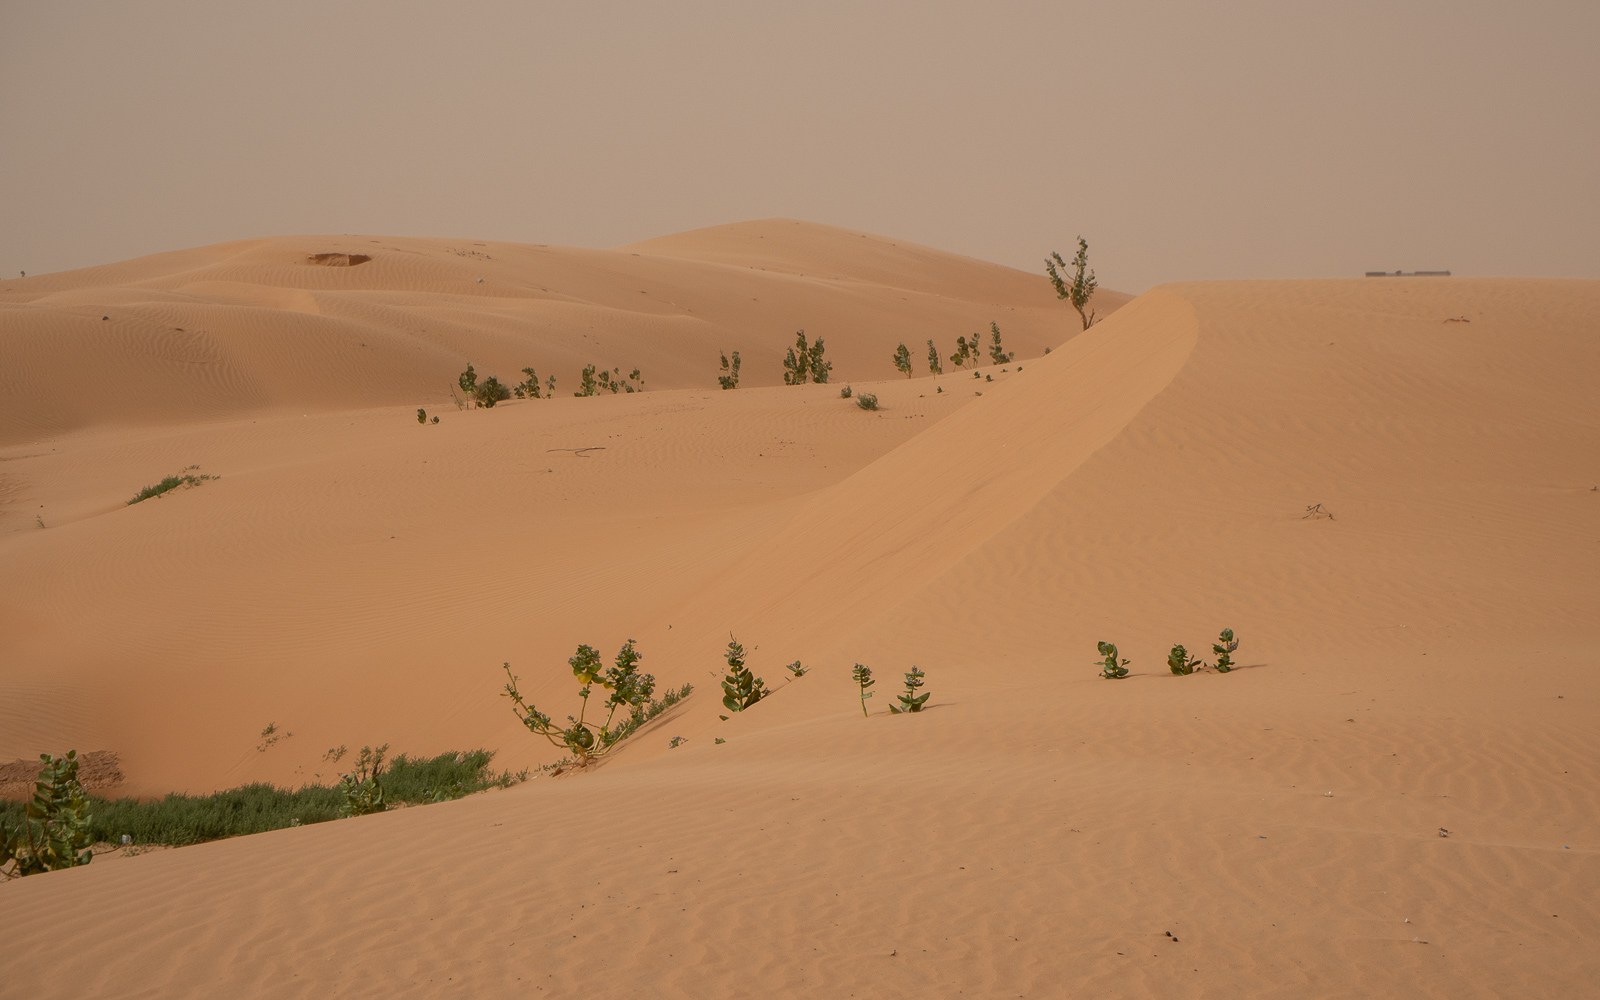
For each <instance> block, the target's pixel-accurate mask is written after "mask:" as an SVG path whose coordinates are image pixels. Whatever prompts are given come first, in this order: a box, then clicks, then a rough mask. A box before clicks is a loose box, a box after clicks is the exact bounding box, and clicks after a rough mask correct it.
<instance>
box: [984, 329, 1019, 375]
mask: <svg viewBox="0 0 1600 1000" xmlns="http://www.w3.org/2000/svg"><path fill="white" fill-rule="evenodd" d="M1013 357H1015V355H1013V354H1008V353H1006V350H1005V348H1003V347H1001V346H1000V324H999V323H995V322H990V324H989V360H990V361H993V362H994V363H995V364H997V365H1003V364H1008V363H1009V362H1010V361H1011V359H1012V358H1013Z"/></svg>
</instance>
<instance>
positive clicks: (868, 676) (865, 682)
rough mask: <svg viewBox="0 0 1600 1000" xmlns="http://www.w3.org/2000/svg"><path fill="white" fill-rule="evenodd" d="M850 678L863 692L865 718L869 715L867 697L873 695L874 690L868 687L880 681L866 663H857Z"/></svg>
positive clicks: (862, 710)
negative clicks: (875, 678) (869, 689)
mask: <svg viewBox="0 0 1600 1000" xmlns="http://www.w3.org/2000/svg"><path fill="white" fill-rule="evenodd" d="M850 679H851V680H853V681H855V682H856V687H857V688H858V689H859V690H860V692H861V717H862V718H863V719H864V718H866V717H867V699H868V698H871V697H872V692H871V691H868V690H867V688H870V687H871V686H872V685H874V684H876V683H878V682H877V681H875V680H873V679H872V668H871V667H869V666H867V665H866V664H864V663H858V664H856V665H855V668H854V669H852V670H851V671H850Z"/></svg>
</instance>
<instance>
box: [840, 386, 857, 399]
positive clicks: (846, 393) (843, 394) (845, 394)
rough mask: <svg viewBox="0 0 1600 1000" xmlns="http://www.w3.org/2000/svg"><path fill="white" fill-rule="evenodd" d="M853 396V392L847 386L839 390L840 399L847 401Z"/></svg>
mask: <svg viewBox="0 0 1600 1000" xmlns="http://www.w3.org/2000/svg"><path fill="white" fill-rule="evenodd" d="M853 395H855V390H854V389H852V388H850V387H849V386H845V387H844V388H843V389H840V390H839V398H840V399H849V398H850V397H851V396H853Z"/></svg>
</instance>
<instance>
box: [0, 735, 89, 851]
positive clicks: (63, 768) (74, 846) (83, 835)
mask: <svg viewBox="0 0 1600 1000" xmlns="http://www.w3.org/2000/svg"><path fill="white" fill-rule="evenodd" d="M39 759H40V760H41V761H42V762H43V763H44V767H43V769H42V770H41V771H40V773H39V778H38V780H37V781H36V782H35V783H34V786H33V797H32V798H30V799H29V800H28V802H27V804H26V805H25V806H24V807H23V810H22V821H21V823H19V824H18V825H16V826H12V825H11V822H10V821H9V820H7V821H5V822H3V823H0V876H4V877H6V878H21V877H23V876H24V875H37V874H39V873H41V872H49V871H56V870H58V869H61V868H76V867H77V866H79V865H86V864H88V863H89V862H90V861H93V860H94V852H93V851H92V850H91V848H92V846H93V844H94V840H93V837H92V836H91V834H90V831H89V820H90V804H89V797H88V795H86V794H84V791H83V785H81V784H79V782H78V751H76V750H68V751H67V752H66V755H65V756H62V757H52V756H50V755H49V754H47V753H45V754H40V755H39Z"/></svg>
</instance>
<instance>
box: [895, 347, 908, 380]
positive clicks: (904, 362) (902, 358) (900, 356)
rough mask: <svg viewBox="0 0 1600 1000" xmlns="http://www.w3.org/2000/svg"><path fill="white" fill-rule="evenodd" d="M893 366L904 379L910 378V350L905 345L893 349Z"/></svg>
mask: <svg viewBox="0 0 1600 1000" xmlns="http://www.w3.org/2000/svg"><path fill="white" fill-rule="evenodd" d="M894 366H895V368H896V369H897V370H899V372H900V373H901V374H903V375H905V377H906V378H910V377H911V350H910V348H908V347H906V345H904V344H901V345H900V346H899V347H896V348H895V349H894Z"/></svg>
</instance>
